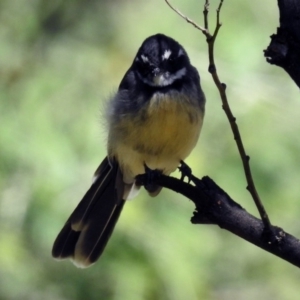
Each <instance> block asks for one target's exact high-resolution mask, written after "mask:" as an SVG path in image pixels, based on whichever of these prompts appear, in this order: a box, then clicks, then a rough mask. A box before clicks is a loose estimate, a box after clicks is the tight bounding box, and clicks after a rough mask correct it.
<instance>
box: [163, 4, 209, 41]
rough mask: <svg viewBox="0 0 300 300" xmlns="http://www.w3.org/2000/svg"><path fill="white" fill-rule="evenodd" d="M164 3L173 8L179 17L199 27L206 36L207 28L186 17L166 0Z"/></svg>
mask: <svg viewBox="0 0 300 300" xmlns="http://www.w3.org/2000/svg"><path fill="white" fill-rule="evenodd" d="M165 1H166V3H167V4H168V5H169V7H170V8H171V9H172V10H174V11H175V12H176V13H177V14H178V15H179V16H180V17H181V18H183V19H184V20H186V21H187V22H188V23H190V24H192V25H193V26H194V27H195V28H197V29H199V30H200V31H201V32H202V33H203V34H204V35H205V36H206V37H207V36H208V35H209V36H210V33H209V32H208V29H206V28H203V27H202V26H200V25H198V24H197V23H195V22H194V21H193V20H191V19H190V18H188V17H186V16H185V15H184V14H182V13H181V12H180V11H179V10H178V9H177V8H175V7H174V6H172V5H171V3H170V2H169V1H168V0H165Z"/></svg>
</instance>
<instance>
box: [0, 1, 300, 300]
mask: <svg viewBox="0 0 300 300" xmlns="http://www.w3.org/2000/svg"><path fill="white" fill-rule="evenodd" d="M172 3H173V4H174V5H175V6H176V7H178V8H179V9H180V10H181V11H182V12H184V13H185V14H186V15H187V16H189V17H190V18H192V19H194V20H195V21H196V22H197V23H199V24H203V16H202V11H203V4H204V0H202V1H198V0H189V1H186V0H173V1H172ZM217 5H218V1H215V0H212V1H211V13H210V21H211V23H210V24H211V28H213V27H214V24H215V9H216V7H217ZM221 19H222V23H223V27H222V28H221V30H220V33H219V37H218V40H217V43H216V63H217V68H218V71H219V75H220V77H221V80H222V81H223V82H225V83H226V84H227V86H228V88H227V93H228V97H229V101H230V104H231V107H232V110H233V112H234V114H235V116H236V118H237V122H238V125H239V127H240V130H241V134H242V137H243V141H244V144H245V147H246V150H247V153H248V154H249V155H250V156H251V166H252V168H253V175H254V178H255V182H256V184H257V188H258V191H259V193H260V195H261V198H262V200H263V202H264V204H265V206H266V209H267V211H268V213H269V216H270V218H271V221H272V222H273V224H275V225H278V226H281V227H283V228H284V229H285V230H286V231H288V232H289V233H291V234H293V235H295V236H298V237H300V221H299V219H300V218H299V217H300V204H299V181H300V170H299V166H300V135H299V132H300V118H299V112H300V99H299V91H298V88H297V87H296V85H295V84H294V83H293V82H292V81H291V80H290V78H289V77H288V75H286V74H285V72H284V71H282V70H281V69H279V68H277V67H274V66H270V65H268V64H267V63H266V62H265V59H264V57H263V49H265V48H266V47H267V45H268V44H269V36H270V35H271V34H272V33H274V32H275V31H276V27H277V26H278V25H279V24H278V22H279V21H278V9H277V4H276V1H271V2H270V1H269V3H268V5H266V4H264V5H262V4H261V1H260V0H252V1H238V0H232V1H225V3H224V7H223V9H222V13H221ZM158 32H161V33H164V34H166V35H170V36H172V37H173V38H174V39H176V40H178V41H179V42H180V43H182V44H183V45H184V47H185V48H186V50H187V52H188V53H189V56H190V59H191V61H192V63H193V65H194V66H196V67H197V68H198V70H199V72H200V74H201V83H202V86H203V89H204V91H205V93H206V96H207V106H206V107H207V109H206V117H205V123H204V127H203V130H202V134H201V137H200V141H199V143H198V146H197V148H196V149H195V150H194V152H193V153H192V155H191V156H190V157H189V159H188V160H187V163H188V164H189V165H190V166H191V167H192V168H193V172H194V174H195V175H196V176H198V177H202V176H204V175H209V176H210V177H212V178H213V179H214V180H215V181H216V182H217V183H218V184H219V185H220V186H221V187H222V188H223V189H224V190H226V191H227V193H228V194H229V195H230V196H231V197H232V198H233V199H235V200H236V201H237V202H239V203H240V204H241V205H242V206H243V207H244V208H246V209H247V210H248V211H249V212H250V213H252V214H254V215H256V216H257V215H258V214H257V211H256V209H255V207H254V204H253V201H252V199H251V197H250V196H249V194H248V192H247V191H246V183H245V179H244V173H243V169H242V165H241V161H240V158H239V156H238V152H237V148H236V145H235V143H234V140H233V135H232V133H231V130H230V126H229V124H228V121H227V119H226V117H225V115H224V113H223V110H222V107H221V101H220V99H219V96H218V93H217V90H216V87H215V86H214V83H213V81H212V78H211V76H210V74H209V73H208V72H207V68H208V56H207V45H206V42H205V37H204V36H203V35H202V34H201V33H200V32H199V31H197V30H196V29H194V28H193V27H192V26H191V25H189V24H187V23H186V22H185V21H184V20H182V19H180V18H179V17H178V16H177V15H176V14H175V13H174V12H173V11H171V10H170V8H169V7H168V6H167V5H166V3H165V2H164V1H163V0H152V1H138V0H130V1H129V0H127V1H126V0H122V1H121V0H111V1H101V0H72V1H71V0H55V1H47V0H30V1H17V0H1V1H0V95H1V96H0V97H1V100H0V124H1V127H0V299H12V300H13V299H23V300H26V299H30V300H34V299H45V300H47V299H58V300H66V299H74V300H77V299H78V300H81V299H91V300H93V299H104V300H119V299H122V300H129V299H130V300H135V299H136V300H138V299H146V300H154V299H155V300H159V299H172V300H183V299H184V300H186V299H189V300H195V299H207V300H219V299H222V300H229V299H240V300H248V299H254V298H256V299H264V300H268V299H272V300H294V299H299V280H300V273H299V270H298V269H297V268H296V267H294V266H292V265H290V264H289V263H287V262H285V261H282V260H281V259H279V258H277V257H275V256H273V255H271V254H269V253H266V252H264V251H263V250H261V249H259V248H257V247H255V246H253V245H251V244H249V243H247V242H246V241H244V240H241V239H240V238H237V237H235V236H233V235H232V234H230V233H228V232H226V231H223V230H221V229H220V228H219V227H217V226H204V225H201V226H200V225H198V226H196V225H191V223H190V217H191V216H192V212H193V209H194V206H193V204H192V203H191V202H190V201H188V200H187V199H185V198H184V197H183V196H181V195H179V194H175V193H173V192H170V191H168V190H163V191H162V193H161V194H160V196H159V197H157V198H154V199H153V198H149V197H148V196H147V194H146V192H145V191H144V190H142V192H141V193H140V195H139V196H138V197H137V198H136V199H135V200H133V201H130V202H129V203H127V204H126V206H125V209H124V211H123V214H122V216H121V218H120V221H119V223H118V225H117V227H116V230H115V232H114V235H113V237H112V239H111V241H110V242H109V244H108V246H107V248H106V251H105V253H104V254H103V256H102V257H101V259H100V260H99V262H98V263H97V264H95V265H94V266H92V267H91V268H88V269H84V270H82V269H77V268H76V267H74V266H73V265H72V264H71V263H70V262H69V261H63V262H56V261H55V260H53V259H52V257H51V248H52V243H53V241H54V239H55V237H56V235H57V234H58V232H59V230H60V229H61V227H62V225H63V224H64V222H65V221H66V219H67V218H68V217H69V215H70V213H71V212H72V211H73V209H74V208H75V206H76V205H77V203H78V202H79V200H80V199H81V197H82V196H83V194H84V193H85V191H86V190H87V189H88V188H89V186H90V183H91V178H92V174H93V172H94V171H95V169H96V167H97V166H98V164H99V163H100V161H101V160H102V159H103V157H104V156H105V153H106V146H105V145H106V143H105V139H106V135H105V126H104V125H103V123H104V122H103V120H102V118H101V108H102V107H103V105H104V103H105V101H107V99H108V98H109V97H110V95H111V94H112V93H114V92H115V91H116V89H117V87H118V84H119V83H120V81H121V79H122V77H123V75H124V74H125V72H126V70H127V69H128V68H129V66H130V65H131V63H132V60H133V58H134V56H135V54H136V51H137V49H138V47H139V46H140V45H141V43H142V41H143V40H144V39H145V38H146V37H148V36H149V35H152V34H155V33H158Z"/></svg>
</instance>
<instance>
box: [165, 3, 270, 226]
mask: <svg viewBox="0 0 300 300" xmlns="http://www.w3.org/2000/svg"><path fill="white" fill-rule="evenodd" d="M165 1H166V2H167V4H168V5H169V6H170V7H171V9H172V10H174V11H175V12H176V13H177V14H178V15H180V16H181V17H182V18H184V19H185V20H186V21H187V22H189V23H191V24H192V25H194V26H195V27H196V28H197V29H199V30H200V31H201V32H202V33H203V34H204V35H205V36H206V38H207V39H206V40H207V43H208V56H209V68H208V70H209V72H210V73H211V75H212V77H213V80H214V82H215V84H216V86H217V88H218V90H219V93H220V97H221V100H222V108H223V110H224V112H225V114H226V116H227V118H228V120H229V123H230V126H231V130H232V132H233V135H234V139H235V142H236V144H237V147H238V150H239V154H240V157H241V159H242V162H243V167H244V172H245V177H246V181H247V190H248V191H249V192H250V194H251V196H252V198H253V200H254V202H255V204H256V207H257V209H258V211H259V214H260V216H261V219H262V221H263V223H264V226H265V229H266V230H267V231H271V222H270V220H269V217H268V215H267V212H266V210H265V208H264V206H263V204H262V202H261V200H260V197H259V195H258V192H257V190H256V187H255V184H254V180H253V178H252V173H251V168H250V164H249V160H250V157H249V156H248V155H247V154H246V151H245V148H244V145H243V142H242V138H241V135H240V132H239V128H238V125H237V123H236V119H235V117H234V116H233V114H232V112H231V109H230V106H229V103H228V100H227V95H226V85H225V84H224V83H221V81H220V79H219V76H218V74H217V68H216V65H215V61H214V45H215V40H216V37H217V35H218V32H219V30H220V28H221V26H222V24H221V22H220V12H221V8H222V5H223V2H224V0H220V3H219V6H218V9H217V22H216V28H215V31H214V34H213V35H211V34H210V33H209V31H208V6H209V0H206V1H205V5H204V11H203V14H204V24H205V29H204V28H202V27H201V26H199V25H197V24H196V23H195V22H194V21H192V20H190V19H189V18H188V17H186V16H184V15H183V14H182V13H180V12H179V11H178V10H177V9H175V8H174V7H173V6H172V5H171V4H170V3H169V2H168V0H165Z"/></svg>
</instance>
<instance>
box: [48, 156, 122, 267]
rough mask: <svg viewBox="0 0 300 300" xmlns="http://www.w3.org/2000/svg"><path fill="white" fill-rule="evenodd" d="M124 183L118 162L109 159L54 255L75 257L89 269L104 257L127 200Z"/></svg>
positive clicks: (102, 167)
mask: <svg viewBox="0 0 300 300" xmlns="http://www.w3.org/2000/svg"><path fill="white" fill-rule="evenodd" d="M123 194H124V183H123V180H122V174H121V171H120V169H119V166H118V163H117V162H116V161H113V162H110V161H108V158H107V157H106V158H105V159H104V160H103V162H102V163H101V165H100V166H99V168H98V169H97V171H96V173H95V181H94V182H93V184H92V186H91V187H90V189H89V190H88V191H87V193H86V194H85V195H84V197H83V199H82V200H81V202H80V203H79V204H78V206H77V207H76V209H75V210H74V212H73V213H72V215H71V216H70V217H69V219H68V220H67V222H66V224H65V226H64V227H63V228H62V230H61V231H60V233H59V235H58V236H57V238H56V240H55V242H54V245H53V249H52V255H53V257H55V258H57V259H65V258H71V259H72V260H73V262H74V264H75V265H76V266H78V267H82V268H85V267H88V266H90V265H91V264H93V263H94V262H95V261H96V260H97V259H98V258H99V257H100V255H101V254H102V252H103V250H104V248H105V246H106V244H107V242H108V240H109V238H110V236H111V234H112V232H113V230H114V227H115V225H116V223H117V221H118V218H119V216H120V213H121V211H122V208H123V206H124V203H125V201H124V200H123Z"/></svg>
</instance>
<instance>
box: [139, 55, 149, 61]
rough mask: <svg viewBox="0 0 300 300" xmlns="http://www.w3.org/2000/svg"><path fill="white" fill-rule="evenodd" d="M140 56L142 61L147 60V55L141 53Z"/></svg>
mask: <svg viewBox="0 0 300 300" xmlns="http://www.w3.org/2000/svg"><path fill="white" fill-rule="evenodd" d="M141 58H142V60H143V62H144V63H146V62H149V59H148V57H147V56H146V55H144V54H142V55H141Z"/></svg>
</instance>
